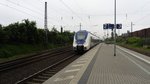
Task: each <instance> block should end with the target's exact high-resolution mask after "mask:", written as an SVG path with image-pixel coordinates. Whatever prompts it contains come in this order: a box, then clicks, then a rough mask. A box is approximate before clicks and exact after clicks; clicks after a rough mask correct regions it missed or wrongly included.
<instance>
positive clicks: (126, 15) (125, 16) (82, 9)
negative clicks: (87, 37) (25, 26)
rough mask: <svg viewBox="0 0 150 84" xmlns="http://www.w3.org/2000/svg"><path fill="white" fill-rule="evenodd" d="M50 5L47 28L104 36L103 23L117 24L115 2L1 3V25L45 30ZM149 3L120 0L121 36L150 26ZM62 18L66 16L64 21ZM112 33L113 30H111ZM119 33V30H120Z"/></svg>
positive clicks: (53, 0) (18, 0)
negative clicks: (28, 22) (33, 23)
mask: <svg viewBox="0 0 150 84" xmlns="http://www.w3.org/2000/svg"><path fill="white" fill-rule="evenodd" d="M45 1H47V3H48V28H49V29H50V30H51V28H52V26H54V25H55V27H56V28H57V29H58V30H60V26H61V25H62V26H63V27H64V29H65V30H70V31H78V30H79V23H82V29H85V30H88V31H91V32H97V34H98V35H100V36H101V37H102V36H103V35H104V33H105V32H106V31H103V24H104V23H114V22H113V21H114V15H113V14H114V0H1V2H0V11H1V12H0V24H2V25H8V24H10V23H14V22H17V21H19V22H21V21H22V20H23V19H29V20H33V21H36V22H37V26H38V27H39V28H43V27H44V2H45ZM149 4H150V0H117V23H122V24H123V29H122V30H120V32H119V33H120V34H121V33H124V32H126V31H127V30H130V24H131V22H133V23H134V26H133V28H134V29H133V31H136V30H140V29H143V28H148V27H150V5H149ZM61 17H63V18H62V19H61ZM109 32H110V31H109ZM117 32H118V31H117Z"/></svg>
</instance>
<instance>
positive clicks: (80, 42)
mask: <svg viewBox="0 0 150 84" xmlns="http://www.w3.org/2000/svg"><path fill="white" fill-rule="evenodd" d="M87 35H88V32H87V31H85V30H82V31H78V32H77V33H76V34H75V36H74V41H73V49H74V51H76V52H83V51H85V50H86V47H85V46H84V44H85V42H86V38H87Z"/></svg>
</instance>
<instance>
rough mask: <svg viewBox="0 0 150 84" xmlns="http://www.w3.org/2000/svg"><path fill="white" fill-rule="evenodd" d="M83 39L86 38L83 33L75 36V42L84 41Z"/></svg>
mask: <svg viewBox="0 0 150 84" xmlns="http://www.w3.org/2000/svg"><path fill="white" fill-rule="evenodd" d="M85 38H86V33H84V32H78V33H77V34H76V39H77V40H84V39H85Z"/></svg>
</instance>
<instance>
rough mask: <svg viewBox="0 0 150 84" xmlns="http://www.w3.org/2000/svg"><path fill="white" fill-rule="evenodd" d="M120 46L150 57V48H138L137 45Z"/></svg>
mask: <svg viewBox="0 0 150 84" xmlns="http://www.w3.org/2000/svg"><path fill="white" fill-rule="evenodd" d="M118 45H120V46H123V47H125V48H128V49H131V50H134V51H136V52H139V53H141V54H145V55H147V56H149V57H150V49H149V48H144V47H142V46H136V45H131V44H118Z"/></svg>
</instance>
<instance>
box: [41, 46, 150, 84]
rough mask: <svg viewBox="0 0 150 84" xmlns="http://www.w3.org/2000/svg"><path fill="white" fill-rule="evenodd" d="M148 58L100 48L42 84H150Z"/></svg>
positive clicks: (91, 51) (110, 47)
mask: <svg viewBox="0 0 150 84" xmlns="http://www.w3.org/2000/svg"><path fill="white" fill-rule="evenodd" d="M149 62H150V58H149V57H146V56H144V55H142V54H139V53H136V52H134V51H131V50H128V49H125V48H122V47H119V46H117V56H113V45H107V44H100V45H98V46H96V47H95V48H93V49H92V50H90V51H89V52H87V53H86V54H84V55H83V56H82V57H80V58H79V59H77V60H76V61H74V62H73V63H71V64H70V65H69V66H67V67H66V68H64V69H63V70H62V71H60V72H59V73H57V74H56V75H54V76H53V77H52V78H50V79H49V80H47V81H46V82H44V84H150V64H149Z"/></svg>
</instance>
